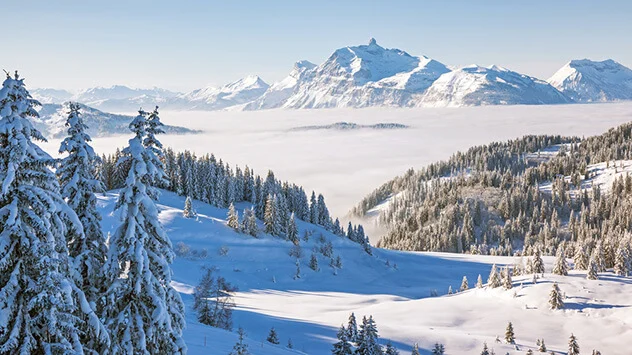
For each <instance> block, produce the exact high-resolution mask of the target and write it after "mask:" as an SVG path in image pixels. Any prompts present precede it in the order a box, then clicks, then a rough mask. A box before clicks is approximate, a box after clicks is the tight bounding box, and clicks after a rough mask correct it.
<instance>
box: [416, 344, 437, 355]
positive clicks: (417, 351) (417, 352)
mask: <svg viewBox="0 0 632 355" xmlns="http://www.w3.org/2000/svg"><path fill="white" fill-rule="evenodd" d="M435 345H438V344H435ZM433 354H434V350H433ZM410 355H421V354H420V353H419V344H417V343H415V345H413V351H412V352H411V353H410Z"/></svg>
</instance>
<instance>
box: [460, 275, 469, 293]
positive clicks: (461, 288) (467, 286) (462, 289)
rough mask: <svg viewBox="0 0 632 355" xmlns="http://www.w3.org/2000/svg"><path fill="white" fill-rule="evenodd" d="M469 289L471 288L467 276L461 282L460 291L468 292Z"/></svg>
mask: <svg viewBox="0 0 632 355" xmlns="http://www.w3.org/2000/svg"><path fill="white" fill-rule="evenodd" d="M468 288H470V286H469V285H468V284H467V276H463V280H461V287H459V291H461V292H463V291H465V290H467V289H468Z"/></svg>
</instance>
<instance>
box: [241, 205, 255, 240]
mask: <svg viewBox="0 0 632 355" xmlns="http://www.w3.org/2000/svg"><path fill="white" fill-rule="evenodd" d="M240 228H241V232H242V233H246V234H250V235H251V236H253V237H256V236H257V234H258V233H259V229H258V228H257V218H256V217H255V212H254V211H253V210H252V209H251V208H247V209H245V210H244V214H243V216H242V220H241V226H240Z"/></svg>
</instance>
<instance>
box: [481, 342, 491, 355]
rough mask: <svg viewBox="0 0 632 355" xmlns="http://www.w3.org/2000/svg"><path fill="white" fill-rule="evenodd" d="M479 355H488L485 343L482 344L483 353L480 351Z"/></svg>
mask: <svg viewBox="0 0 632 355" xmlns="http://www.w3.org/2000/svg"><path fill="white" fill-rule="evenodd" d="M481 355H489V348H487V342H483V351H481Z"/></svg>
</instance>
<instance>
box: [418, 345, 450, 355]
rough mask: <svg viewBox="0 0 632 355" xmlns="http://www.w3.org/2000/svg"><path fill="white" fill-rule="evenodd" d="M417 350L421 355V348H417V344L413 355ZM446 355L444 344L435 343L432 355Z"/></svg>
mask: <svg viewBox="0 0 632 355" xmlns="http://www.w3.org/2000/svg"><path fill="white" fill-rule="evenodd" d="M415 350H417V354H416V355H419V347H418V346H417V344H415V347H414V348H413V355H415V354H414V351H415ZM443 354H445V346H443V344H439V343H435V345H434V348H432V355H443Z"/></svg>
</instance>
